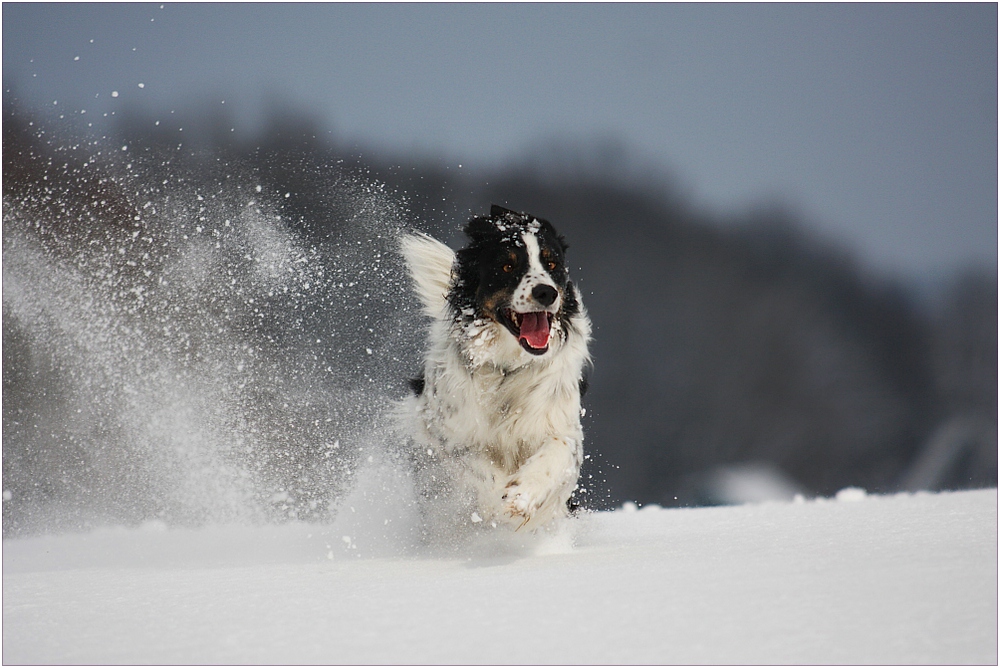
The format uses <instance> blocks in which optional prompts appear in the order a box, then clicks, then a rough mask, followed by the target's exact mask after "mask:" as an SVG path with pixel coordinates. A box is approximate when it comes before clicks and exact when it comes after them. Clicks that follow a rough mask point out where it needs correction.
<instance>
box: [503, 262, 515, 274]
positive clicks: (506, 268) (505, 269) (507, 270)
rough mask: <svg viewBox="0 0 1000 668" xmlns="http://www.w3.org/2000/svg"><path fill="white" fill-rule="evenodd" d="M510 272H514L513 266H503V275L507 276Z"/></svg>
mask: <svg viewBox="0 0 1000 668" xmlns="http://www.w3.org/2000/svg"><path fill="white" fill-rule="evenodd" d="M512 271H514V265H512V264H505V265H504V266H503V273H505V274H509V273H510V272H512Z"/></svg>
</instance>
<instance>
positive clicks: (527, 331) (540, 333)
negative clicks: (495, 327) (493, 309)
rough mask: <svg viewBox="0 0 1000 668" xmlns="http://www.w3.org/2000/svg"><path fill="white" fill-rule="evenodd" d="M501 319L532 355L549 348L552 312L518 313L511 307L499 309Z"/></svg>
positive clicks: (541, 352)
mask: <svg viewBox="0 0 1000 668" xmlns="http://www.w3.org/2000/svg"><path fill="white" fill-rule="evenodd" d="M501 316H502V317H501V321H502V322H503V324H504V325H505V326H506V327H507V329H509V330H510V333H511V334H513V335H514V336H515V337H517V341H518V343H520V344H521V347H522V348H524V349H525V350H527V351H528V352H529V353H531V354H532V355H541V354H543V353H545V351H547V350H548V349H549V334H550V332H551V327H552V314H551V313H549V312H548V311H533V312H531V313H518V312H517V311H513V310H511V309H503V310H502V311H501Z"/></svg>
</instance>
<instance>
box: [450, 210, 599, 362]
mask: <svg viewBox="0 0 1000 668" xmlns="http://www.w3.org/2000/svg"><path fill="white" fill-rule="evenodd" d="M465 233H466V234H467V235H468V237H469V245H468V246H466V247H465V248H463V249H462V250H460V251H458V253H457V255H456V263H455V281H454V283H453V285H452V288H451V291H450V292H449V294H448V301H449V303H450V304H451V306H452V307H453V309H454V312H455V315H456V320H457V322H458V323H459V324H460V325H462V326H463V328H464V329H463V330H462V331H464V332H465V333H466V334H468V335H469V337H470V338H475V337H480V338H482V340H481V341H480V342H479V343H476V342H475V341H473V342H472V343H473V344H474V345H478V346H480V347H484V348H486V349H489V350H490V351H491V356H493V357H497V356H499V357H500V358H505V359H507V360H509V359H510V358H512V357H515V358H517V357H519V358H521V361H522V362H527V361H530V358H524V356H523V355H522V354H520V353H521V351H524V352H526V353H528V355H530V356H534V357H544V356H546V355H547V354H550V353H555V352H556V351H557V350H558V348H560V347H561V345H562V344H563V343H565V341H566V339H567V336H569V335H570V330H571V329H572V327H571V324H572V323H571V321H572V319H573V317H574V316H575V315H577V314H578V313H579V311H580V304H579V299H578V296H577V292H576V289H575V288H574V286H573V283H572V282H571V281H570V280H569V272H568V269H567V266H566V259H565V253H566V248H567V246H566V242H565V241H564V240H563V238H562V237H561V236H559V234H558V233H557V232H556V231H555V228H553V227H552V225H551V223H549V222H548V221H546V220H542V219H541V218H536V217H535V216H532V215H530V214H526V213H518V212H515V211H510V210H508V209H504V208H502V207H499V206H496V205H494V206H493V207H492V209H491V210H490V215H489V216H477V217H475V218H473V219H472V220H471V221H470V222H469V224H468V225H467V226H466V228H465ZM518 347H520V350H518V349H517V348H518ZM483 352H484V353H486V350H485V349H484V350H483ZM494 361H497V362H499V361H500V360H499V359H495V360H494Z"/></svg>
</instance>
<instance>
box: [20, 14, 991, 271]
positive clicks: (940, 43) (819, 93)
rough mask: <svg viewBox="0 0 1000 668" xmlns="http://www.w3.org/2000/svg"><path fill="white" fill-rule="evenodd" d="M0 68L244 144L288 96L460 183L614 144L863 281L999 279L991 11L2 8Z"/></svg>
mask: <svg viewBox="0 0 1000 668" xmlns="http://www.w3.org/2000/svg"><path fill="white" fill-rule="evenodd" d="M3 76H4V83H5V93H4V95H5V96H6V95H8V94H9V93H8V92H7V90H8V88H9V89H10V90H12V91H14V94H15V95H16V96H17V97H18V98H20V99H21V100H23V101H24V102H26V103H27V104H28V105H29V107H32V108H35V109H45V110H47V111H53V110H55V109H58V110H59V112H60V113H64V114H76V115H79V114H80V113H81V110H86V113H87V114H89V115H90V116H89V118H100V117H101V115H102V114H103V113H105V112H110V111H113V110H116V109H117V110H120V109H122V108H123V107H124V106H125V105H139V106H142V107H144V108H145V109H147V110H149V111H150V112H151V113H152V114H153V115H154V116H155V115H157V114H166V113H169V110H171V109H178V110H180V109H191V108H195V107H197V106H198V105H205V104H215V103H216V102H217V103H218V104H220V105H221V104H223V100H225V104H227V105H229V107H228V108H229V109H231V110H233V113H235V114H236V119H237V123H238V124H240V125H241V128H240V130H241V131H244V132H246V131H251V130H252V129H253V127H254V126H255V124H257V123H259V122H260V113H261V110H262V109H264V108H265V107H266V105H267V101H268V100H269V99H270V98H271V97H273V96H282V97H284V98H286V99H287V100H288V101H289V103H290V104H291V105H292V106H295V107H299V108H302V109H304V110H306V111H308V112H310V113H312V114H314V115H315V116H316V117H317V118H318V119H319V120H320V122H321V123H322V124H324V126H325V129H329V130H332V131H333V132H334V134H335V136H337V137H338V139H339V141H341V142H347V143H354V144H357V145H358V146H359V147H366V146H370V147H376V148H380V149H384V150H388V151H400V152H413V151H426V152H429V153H431V154H433V155H435V156H438V157H440V158H442V159H445V160H448V161H451V162H454V163H456V164H458V163H462V164H464V165H466V166H468V167H472V168H474V167H476V166H490V165H496V164H500V163H503V162H506V161H509V160H512V159H517V158H519V157H522V156H524V155H526V154H528V153H530V152H532V150H533V148H532V147H533V146H537V145H539V144H540V143H541V142H543V141H545V140H547V139H549V138H552V137H557V138H562V139H568V140H577V139H579V140H589V139H592V138H594V137H617V138H620V139H621V141H622V142H623V143H624V145H625V146H627V147H628V148H629V150H630V151H631V153H632V154H633V155H634V156H636V158H637V160H638V162H652V163H654V164H659V165H661V166H662V167H663V169H664V170H666V171H668V172H669V173H671V174H673V175H675V176H676V177H677V178H678V179H679V181H680V185H681V186H682V188H683V189H684V190H685V191H687V192H689V193H690V194H691V195H692V197H694V198H695V200H696V201H697V202H698V203H699V204H700V205H702V206H705V207H708V208H710V209H712V210H714V211H722V212H725V211H736V210H738V209H740V208H742V207H744V206H746V205H748V204H750V203H752V202H756V201H760V200H769V199H774V198H776V197H777V198H781V199H783V200H784V201H786V202H788V203H789V204H790V205H791V206H792V207H794V208H795V209H796V210H797V211H799V212H800V213H802V214H803V215H804V216H805V218H806V219H807V221H808V222H809V224H810V225H812V226H813V227H814V228H815V229H817V230H819V231H820V232H821V233H822V234H824V235H825V236H827V237H830V238H834V239H837V240H839V241H840V242H841V243H844V244H845V245H848V246H849V247H850V248H852V249H854V250H855V251H856V252H857V253H858V254H859V255H860V257H862V258H863V260H865V261H866V262H867V263H868V264H869V266H871V267H873V268H876V269H878V270H879V271H882V272H889V273H891V272H904V273H905V274H906V275H909V276H914V277H921V276H923V277H926V276H939V275H941V274H943V273H944V272H948V271H950V270H953V269H955V268H958V267H960V266H963V265H966V264H970V263H971V264H979V265H983V266H986V267H988V268H990V269H993V270H995V269H996V266H997V5H996V4H995V3H985V4H973V5H968V4H915V5H914V4H885V5H869V4H848V5H832V4H809V5H787V4H768V5H747V4H743V5H729V4H727V5H723V4H696V5H672V4H627V5H626V4H582V5H566V4H478V5H465V4H433V5H432V4H391V5H384V4H297V5H290V4H267V5H265V4H228V3H227V4H197V3H195V4H184V5H174V4H164V5H160V4H158V3H153V4H143V5H132V4H85V3H73V4H15V3H4V4H3ZM140 85H141V86H140ZM115 93H117V95H116V96H113V95H114V94H115ZM536 150H537V149H536ZM512 204H513V203H512Z"/></svg>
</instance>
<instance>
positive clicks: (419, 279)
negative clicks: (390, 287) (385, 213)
mask: <svg viewBox="0 0 1000 668" xmlns="http://www.w3.org/2000/svg"><path fill="white" fill-rule="evenodd" d="M399 250H400V252H401V253H402V255H403V259H405V260H406V268H407V269H408V270H409V272H410V278H412V279H413V283H414V285H415V287H416V289H417V296H418V297H419V298H420V301H421V303H422V304H423V306H424V309H423V310H424V313H425V314H427V315H429V316H430V317H432V318H439V319H443V318H445V317H447V311H448V301H447V295H448V291H449V290H450V289H451V279H452V274H451V272H452V265H453V264H454V262H455V251H453V250H452V249H451V248H449V247H448V246H446V245H444V244H443V243H441V242H440V241H438V240H437V239H434V238H433V237H430V236H428V235H426V234H420V233H418V234H406V235H403V236H402V237H401V238H400V240H399Z"/></svg>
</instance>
